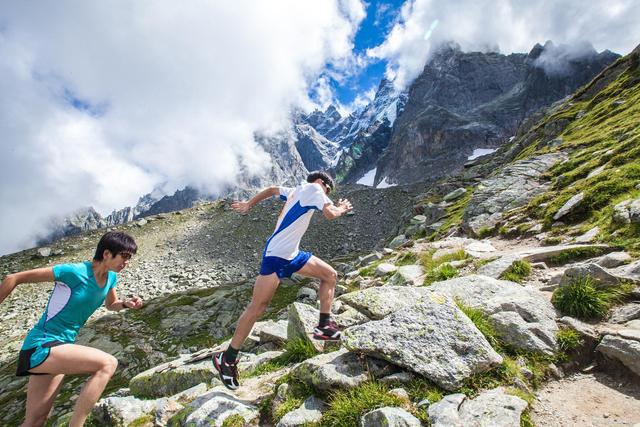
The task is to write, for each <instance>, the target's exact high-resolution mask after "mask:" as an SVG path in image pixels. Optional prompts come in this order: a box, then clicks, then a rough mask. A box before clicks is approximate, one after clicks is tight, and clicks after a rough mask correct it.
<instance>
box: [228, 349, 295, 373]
mask: <svg viewBox="0 0 640 427" xmlns="http://www.w3.org/2000/svg"><path fill="white" fill-rule="evenodd" d="M282 353H284V352H282V351H266V352H264V353H260V354H257V355H256V354H253V353H243V354H242V355H241V356H240V361H239V362H238V369H239V370H240V371H252V370H254V369H256V368H258V367H260V366H261V365H264V364H265V363H267V362H269V361H270V360H273V359H275V358H276V357H278V356H281V355H282Z"/></svg>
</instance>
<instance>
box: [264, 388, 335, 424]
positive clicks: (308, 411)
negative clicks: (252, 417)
mask: <svg viewBox="0 0 640 427" xmlns="http://www.w3.org/2000/svg"><path fill="white" fill-rule="evenodd" d="M324 407H325V404H324V402H323V401H322V400H320V399H318V398H317V397H315V396H311V397H309V398H307V399H306V400H305V401H304V403H302V405H300V406H299V407H298V408H297V409H295V410H293V411H291V412H288V413H287V414H286V415H285V416H284V417H282V418H281V419H280V421H279V422H278V424H276V427H297V426H304V425H305V424H307V423H317V422H320V419H321V418H322V411H323V410H324Z"/></svg>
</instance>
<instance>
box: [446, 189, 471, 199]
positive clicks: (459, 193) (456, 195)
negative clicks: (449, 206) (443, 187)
mask: <svg viewBox="0 0 640 427" xmlns="http://www.w3.org/2000/svg"><path fill="white" fill-rule="evenodd" d="M466 192H467V189H466V188H458V189H456V190H453V191H452V192H450V193H448V194H447V195H446V196H444V197H443V198H442V200H444V201H445V202H452V201H454V200H456V199H459V198H460V197H462V196H463V195H464V194H465V193H466Z"/></svg>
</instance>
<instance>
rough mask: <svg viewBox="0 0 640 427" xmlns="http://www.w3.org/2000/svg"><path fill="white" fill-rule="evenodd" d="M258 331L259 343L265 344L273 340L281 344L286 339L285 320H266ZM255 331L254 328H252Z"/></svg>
mask: <svg viewBox="0 0 640 427" xmlns="http://www.w3.org/2000/svg"><path fill="white" fill-rule="evenodd" d="M264 323H265V324H264V325H263V326H262V328H261V329H260V332H259V337H260V343H261V344H265V343H269V342H273V343H276V344H282V343H284V342H286V341H287V323H288V322H287V321H286V320H279V321H277V322H274V321H267V322H264ZM254 331H255V328H254Z"/></svg>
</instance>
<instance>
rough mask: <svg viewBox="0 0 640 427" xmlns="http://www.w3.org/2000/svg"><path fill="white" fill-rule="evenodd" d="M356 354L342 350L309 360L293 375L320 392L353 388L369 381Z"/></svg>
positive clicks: (297, 368) (293, 372)
mask: <svg viewBox="0 0 640 427" xmlns="http://www.w3.org/2000/svg"><path fill="white" fill-rule="evenodd" d="M362 363H363V362H362V360H360V358H359V357H358V355H357V354H355V353H350V352H347V350H345V349H340V350H338V351H335V352H332V353H326V354H321V355H319V356H316V357H312V358H311V359H307V360H305V361H304V362H301V363H300V364H299V365H298V366H296V367H295V368H294V369H293V370H292V371H291V374H292V375H293V376H294V377H295V378H297V379H299V380H300V381H302V382H304V383H306V384H308V385H310V386H312V387H313V388H314V389H316V390H318V391H320V392H327V391H330V390H333V389H336V388H351V387H355V386H357V385H358V384H361V383H363V382H365V381H367V380H368V379H369V375H368V374H367V371H366V370H365V369H364V368H363V366H362Z"/></svg>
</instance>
